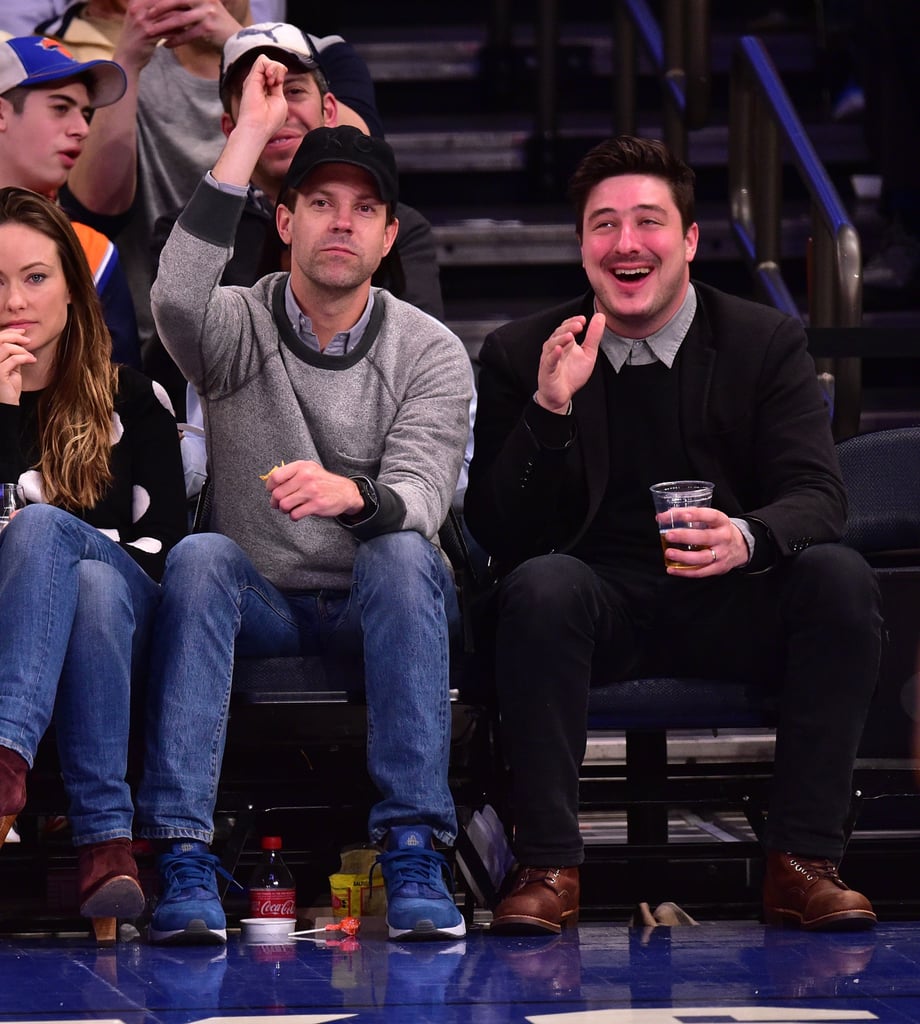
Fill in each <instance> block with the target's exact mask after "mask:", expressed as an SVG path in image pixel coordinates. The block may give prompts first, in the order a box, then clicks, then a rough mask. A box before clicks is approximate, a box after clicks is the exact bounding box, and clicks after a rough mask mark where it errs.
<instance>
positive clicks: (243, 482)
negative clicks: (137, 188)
mask: <svg viewBox="0 0 920 1024" xmlns="http://www.w3.org/2000/svg"><path fill="white" fill-rule="evenodd" d="M243 203H244V199H242V198H238V197H236V196H233V195H230V194H228V193H225V192H220V191H219V190H217V189H215V188H213V187H210V186H208V185H206V184H204V183H202V185H200V186H199V188H198V190H197V192H196V193H195V195H194V196H193V197H192V199H191V201H190V202H189V204H188V206H187V207H186V209H185V211H184V212H183V214H182V216H181V217H180V219H179V221H178V222H177V223H176V225H175V227H174V228H173V231H172V233H171V235H170V237H169V240H168V241H167V243H166V245H165V247H164V249H163V254H162V257H161V259H160V267H159V274H158V276H157V279H156V282H155V283H154V286H153V290H152V292H151V303H152V308H153V313H154V317H155V319H156V325H157V329H158V331H159V334H160V337H161V338H162V339H163V343H164V345H165V346H166V348H167V350H168V351H169V353H170V355H171V356H172V357H173V359H175V361H176V363H177V364H178V365H179V367H180V369H181V370H182V372H183V373H184V374H185V376H186V378H187V379H188V380H189V381H190V382H191V384H192V385H193V386H194V387H195V388H196V389H197V390H198V392H199V393H200V394H201V395H202V404H203V407H204V415H205V427H206V431H207V441H208V456H209V474H210V477H211V481H212V487H213V498H214V503H213V514H212V528H213V529H215V530H217V531H219V532H220V533H223V534H226V535H227V536H228V537H230V538H232V539H233V540H235V541H236V542H237V543H238V544H239V545H240V546H241V547H242V548H243V550H244V551H246V552H247V554H248V555H249V557H250V558H251V560H252V562H253V564H254V565H255V567H256V568H257V569H258V570H259V572H261V573H262V574H263V575H264V576H265V577H266V578H267V579H268V580H270V581H271V582H272V583H274V584H275V585H276V586H277V587H279V588H281V589H283V590H308V589H315V588H321V587H328V588H334V589H346V588H347V587H349V586H350V584H351V575H352V565H353V562H354V554H355V548H356V545H357V544H358V543H360V541H361V540H362V539H367V538H368V537H371V536H375V535H377V534H379V533H384V532H390V531H393V530H415V531H417V532H418V533H421V534H422V535H424V536H425V537H427V538H429V539H430V540H432V541H436V538H437V531H438V528H439V527H440V525H441V523H442V522H443V521H444V518H445V517H446V515H447V511H448V509H449V507H450V502H451V497H452V495H453V491H454V486H455V484H456V481H457V474H458V472H459V470H460V466H461V463H462V461H463V451H464V446H465V444H466V439H467V433H468V430H469V419H468V409H469V401H470V397H471V375H470V368H469V360H468V357H467V355H466V350H465V349H464V347H463V343H462V342H461V341H460V339H459V338H457V337H456V335H454V334H452V333H451V332H450V331H449V330H447V328H446V327H445V326H444V325H443V324H442V323H440V322H439V321H437V320H435V319H434V318H433V317H430V316H428V315H427V314H425V313H422V312H421V311H420V310H418V309H416V308H415V307H414V306H410V305H409V304H408V303H406V302H402V301H400V300H399V299H396V298H394V297H393V296H392V295H391V294H390V293H389V292H387V291H384V290H382V289H380V290H375V299H374V310H373V313H372V316H371V322H370V323H369V325H368V328H367V330H366V331H365V334H364V337H363V338H362V340H361V341H360V343H359V344H358V345H356V346H355V348H354V349H353V350H352V351H350V352H349V353H348V354H347V355H345V356H339V357H333V356H324V355H322V354H321V353H317V352H312V351H310V350H309V349H308V348H307V347H306V346H305V345H304V344H303V343H302V342H301V341H300V340H299V339H298V338H297V336H296V335H295V334H294V332H293V330H292V328H291V326H290V323H289V322H288V320H287V317H286V315H285V311H284V286H285V283H286V281H287V274H270V275H268V276H267V277H264V278H262V279H261V280H260V281H258V282H256V284H255V285H253V287H252V288H238V287H221V286H220V285H219V284H218V282H219V280H220V277H221V274H222V272H223V268H224V265H225V264H226V263H227V261H228V260H229V258H230V256H231V253H232V243H233V238H234V236H235V232H236V224H237V220H238V218H239V215H240V213H241V211H242V208H243ZM298 459H312V460H314V461H316V462H318V463H319V464H320V465H322V466H323V467H324V468H326V469H327V470H329V471H330V472H332V473H339V474H341V475H343V476H366V477H369V478H370V479H371V480H373V481H374V482H375V485H376V487H377V490H378V493H379V495H380V508H379V510H378V512H377V513H376V514H375V515H374V516H372V517H371V518H370V519H368V520H366V521H364V522H362V523H361V525H360V526H358V527H355V528H348V527H346V526H345V525H343V524H342V523H341V522H340V521H339V520H337V519H327V518H320V517H314V516H308V517H307V518H305V519H302V520H301V521H300V522H297V523H295V522H292V521H291V519H290V518H289V517H288V516H287V515H286V514H285V513H283V512H281V511H279V510H275V509H272V508H271V505H270V502H269V496H268V492H267V491H266V490H265V484H264V482H263V481H262V480H261V479H260V478H259V477H260V474H264V473H267V472H268V471H269V470H270V469H271V468H272V466H274V465H276V464H279V463H280V462H281V461H282V460H284V461H285V462H293V461H295V460H298Z"/></svg>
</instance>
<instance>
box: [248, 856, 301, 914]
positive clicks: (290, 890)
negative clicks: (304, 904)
mask: <svg viewBox="0 0 920 1024" xmlns="http://www.w3.org/2000/svg"><path fill="white" fill-rule="evenodd" d="M296 906H297V899H296V894H295V892H294V876H293V875H292V874H291V872H290V871H289V870H288V866H287V864H285V863H284V860H283V859H282V857H281V837H280V836H263V837H262V859H261V860H260V861H259V863H258V864H257V865H256V868H255V870H254V871H253V873H252V878H251V879H250V882H249V912H250V916H251V917H296Z"/></svg>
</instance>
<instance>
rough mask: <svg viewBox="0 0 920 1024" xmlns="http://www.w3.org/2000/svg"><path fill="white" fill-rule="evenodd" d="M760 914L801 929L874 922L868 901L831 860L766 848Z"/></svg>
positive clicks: (868, 925)
mask: <svg viewBox="0 0 920 1024" xmlns="http://www.w3.org/2000/svg"><path fill="white" fill-rule="evenodd" d="M763 916H764V920H765V921H766V922H767V924H778V925H792V926H793V927H798V928H802V929H804V930H805V931H857V930H859V929H863V928H871V927H873V925H874V924H875V922H876V916H875V911H873V909H872V904H871V903H870V902H869V901H868V900H867V899H866V897H865V896H863V895H862V893H859V892H855V891H854V890H853V889H850V888H848V887H847V886H846V885H845V884H844V883H843V882H842V881H841V880H840V876H839V875H838V874H837V866H836V865H835V864H834V863H832V862H831V861H829V860H820V859H818V860H814V859H810V858H807V857H797V856H796V855H795V854H792V853H781V852H780V851H779V850H768V851H767V872H766V877H765V878H764V884H763Z"/></svg>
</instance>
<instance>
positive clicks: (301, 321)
mask: <svg viewBox="0 0 920 1024" xmlns="http://www.w3.org/2000/svg"><path fill="white" fill-rule="evenodd" d="M373 308H374V289H373V288H371V290H370V292H369V293H368V296H367V305H366V306H365V307H364V312H363V313H362V314H361V316H360V317H359V318H358V320H357V322H356V323H355V325H354V326H353V327H351V328H349V329H348V330H347V331H339V333H338V334H335V335H333V336H332V339H331V340H330V342H329V344H328V345H327V346H326V347H325V348H324V349H323V350H322V353H323V355H324V356H344V355H345V354H346V353H347V352H348V351H349V350H350V349H351V348H353V347H354V346H355V345H357V344H358V342H360V341H361V339H362V338H363V337H364V332H365V331H366V330H367V325H368V323H369V322H370V319H371V311H372V310H373ZM284 309H285V312H286V313H287V316H288V320H290V322H291V327H292V328H293V329H294V333H295V334H296V335H297V337H298V338H300V340H301V341H302V342H303V343H304V345H306V346H307V348H310V349H312V350H313V351H314V352H319V351H320V347H319V338H317V336H316V334H315V333H314V331H313V321H312V320H311V319H310V318H309V317H308V316H307V315H306V313H304V311H303V310H302V309H301V308H300V306H298V305H297V300H296V299H295V298H294V290H293V288H291V279H290V277H288V279H287V283H286V284H285V286H284Z"/></svg>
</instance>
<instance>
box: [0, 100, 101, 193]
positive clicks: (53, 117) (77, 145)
mask: <svg viewBox="0 0 920 1024" xmlns="http://www.w3.org/2000/svg"><path fill="white" fill-rule="evenodd" d="M89 113H90V107H89V92H88V91H87V88H86V85H85V84H84V83H83V82H80V81H71V82H56V83H55V84H54V85H53V86H50V87H48V88H30V89H28V90H27V92H26V96H25V102H24V103H23V106H22V111H21V112H19V113H17V112H16V110H15V109H14V107H13V104H12V103H10V102H9V100H6V99H3V98H0V185H19V186H21V187H22V188H29V189H31V190H32V191H33V192H38V193H40V194H41V195H45V196H50V197H54V196H56V195H57V192H58V189H59V188H60V187H61V186H62V185H63V184H64V183H65V182H66V181H67V177H68V175H69V174H70V169H71V168H72V167H73V165H74V163H75V162H76V159H77V157H78V156H79V155H80V153H81V152H82V150H83V143H84V142H85V141H86V136H87V133H88V132H89V120H88V118H89Z"/></svg>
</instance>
